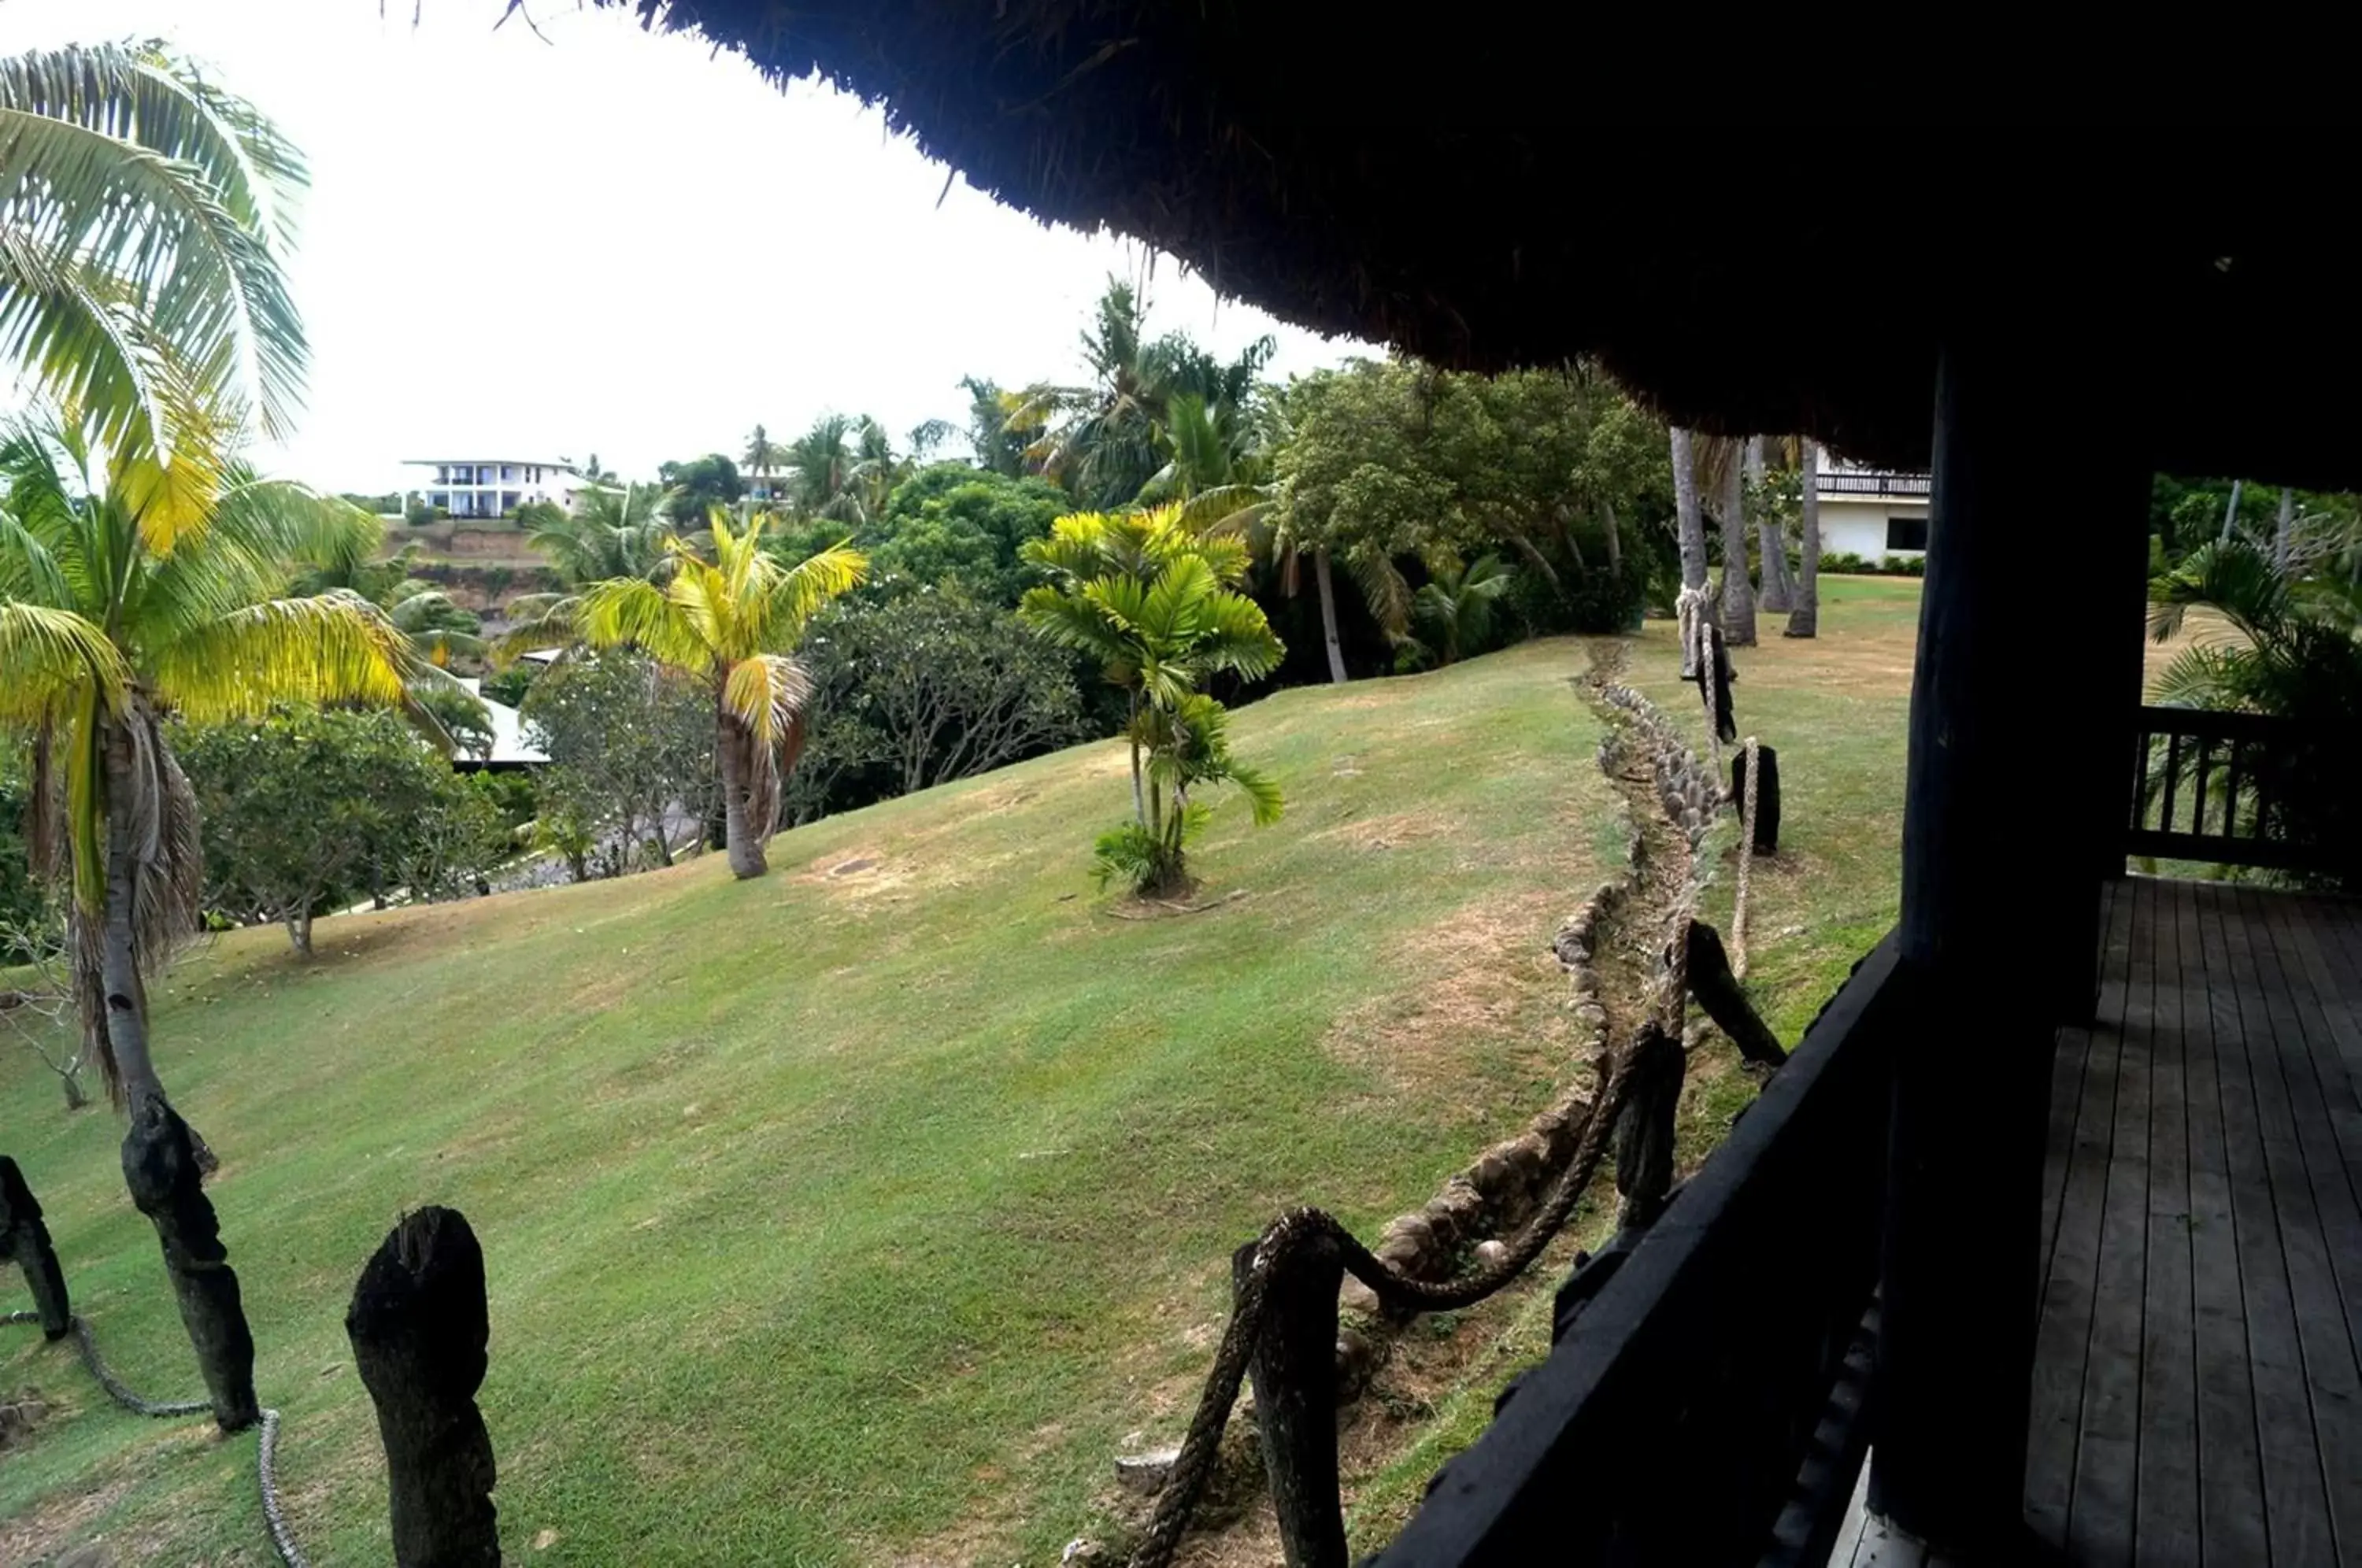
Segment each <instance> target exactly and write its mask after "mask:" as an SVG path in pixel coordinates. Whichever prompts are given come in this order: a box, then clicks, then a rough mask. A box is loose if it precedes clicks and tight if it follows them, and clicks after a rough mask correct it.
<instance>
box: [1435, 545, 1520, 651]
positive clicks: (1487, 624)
mask: <svg viewBox="0 0 2362 1568" xmlns="http://www.w3.org/2000/svg"><path fill="white" fill-rule="evenodd" d="M1515 580H1516V578H1515V577H1514V575H1513V574H1512V573H1511V572H1510V571H1509V569H1508V568H1507V567H1505V566H1503V565H1502V564H1501V558H1500V557H1498V556H1482V557H1479V558H1477V559H1476V560H1475V561H1473V562H1472V563H1470V564H1469V565H1468V566H1467V567H1465V568H1462V569H1452V568H1450V567H1441V568H1438V569H1437V570H1436V573H1435V575H1434V577H1433V578H1432V579H1430V580H1429V581H1428V582H1427V583H1425V584H1424V585H1423V586H1422V587H1421V588H1420V589H1419V591H1418V598H1417V599H1416V600H1415V601H1414V613H1415V614H1417V616H1418V619H1419V620H1421V621H1423V622H1425V623H1426V624H1428V625H1429V626H1432V627H1434V628H1435V638H1436V653H1437V655H1438V656H1439V657H1440V658H1441V659H1442V660H1443V662H1444V663H1446V664H1451V663H1454V662H1456V661H1458V660H1459V659H1461V658H1462V657H1465V656H1466V655H1468V654H1472V653H1475V652H1478V651H1480V650H1482V649H1483V647H1484V646H1485V642H1486V641H1487V640H1488V639H1490V638H1491V636H1492V635H1493V605H1494V603H1495V602H1496V601H1497V600H1498V599H1499V598H1500V597H1501V595H1503V594H1505V593H1507V592H1508V591H1509V587H1510V584H1511V583H1513V582H1514V581H1515Z"/></svg>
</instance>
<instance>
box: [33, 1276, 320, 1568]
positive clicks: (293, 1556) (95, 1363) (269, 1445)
mask: <svg viewBox="0 0 2362 1568" xmlns="http://www.w3.org/2000/svg"><path fill="white" fill-rule="evenodd" d="M40 1320H41V1315H40V1314H39V1313H38V1312H8V1313H0V1323H33V1324H38V1323H39V1322H40ZM73 1337H74V1346H75V1348H76V1349H78V1350H79V1351H81V1353H82V1364H83V1366H84V1367H86V1368H87V1369H88V1370H89V1372H90V1375H92V1376H93V1377H94V1378H96V1379H98V1386H100V1387H101V1388H104V1389H105V1390H106V1397H108V1398H110V1399H112V1400H114V1401H115V1402H116V1404H118V1405H120V1406H122V1407H123V1408H125V1409H127V1410H128V1411H130V1412H131V1413H132V1414H133V1415H135V1416H154V1417H159V1418H169V1417H175V1416H197V1415H207V1414H210V1413H211V1412H212V1410H213V1408H214V1407H213V1401H211V1400H209V1399H149V1398H144V1397H141V1396H139V1395H138V1394H135V1393H133V1392H132V1391H131V1389H130V1387H129V1386H127V1385H126V1384H125V1383H124V1381H123V1380H122V1379H121V1378H119V1377H117V1376H116V1375H115V1373H114V1372H113V1370H112V1369H110V1368H109V1367H108V1366H107V1364H106V1361H105V1357H103V1356H101V1355H100V1354H99V1353H98V1342H97V1341H96V1340H95V1339H93V1338H92V1337H91V1332H90V1324H89V1323H88V1322H86V1321H84V1320H83V1319H82V1318H81V1317H80V1316H76V1317H75V1318H74V1320H73ZM255 1473H256V1475H257V1478H258V1480H259V1485H260V1488H261V1492H262V1518H263V1522H264V1523H265V1524H267V1525H269V1526H270V1544H271V1545H272V1546H273V1547H275V1548H276V1549H277V1550H278V1552H279V1560H280V1562H283V1563H285V1564H286V1565H287V1568H311V1565H310V1564H309V1563H307V1562H305V1561H304V1553H303V1552H302V1551H298V1550H297V1549H296V1546H295V1540H294V1537H292V1535H290V1534H289V1533H288V1531H287V1518H286V1515H285V1514H284V1513H283V1512H282V1511H281V1507H280V1503H279V1412H278V1411H276V1410H273V1409H270V1408H265V1409H264V1410H263V1412H262V1436H261V1442H260V1445H259V1448H258V1449H257V1450H256V1453H255Z"/></svg>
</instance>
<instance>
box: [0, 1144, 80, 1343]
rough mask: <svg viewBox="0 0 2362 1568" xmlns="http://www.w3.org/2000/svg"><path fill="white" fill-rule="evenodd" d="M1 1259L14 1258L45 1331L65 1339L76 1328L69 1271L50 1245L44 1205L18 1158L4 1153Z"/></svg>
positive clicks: (1, 1161)
mask: <svg viewBox="0 0 2362 1568" xmlns="http://www.w3.org/2000/svg"><path fill="white" fill-rule="evenodd" d="M0 1259H13V1260H14V1261H15V1263H16V1264H17V1269H18V1271H19V1272H21V1273H22V1274H23V1275H24V1276H25V1283H26V1284H27V1285H28V1286H30V1287H31V1288H32V1292H33V1308H34V1310H36V1311H38V1312H39V1313H40V1315H41V1332H42V1333H44V1334H46V1335H47V1336H49V1337H50V1339H53V1340H61V1339H64V1338H65V1337H66V1335H67V1334H68V1333H69V1332H70V1331H72V1328H73V1309H72V1307H71V1306H70V1305H69V1304H68V1302H67V1300H66V1276H65V1271H64V1270H63V1269H61V1268H60V1267H59V1266H58V1253H57V1249H56V1248H55V1247H52V1246H50V1228H49V1227H48V1226H47V1225H44V1224H42V1223H41V1206H40V1205H39V1203H37V1202H35V1201H34V1200H33V1191H32V1188H30V1187H27V1186H26V1185H25V1173H24V1172H22V1171H20V1170H18V1169H17V1162H16V1161H14V1160H12V1159H10V1158H9V1157H8V1156H7V1155H6V1154H0Z"/></svg>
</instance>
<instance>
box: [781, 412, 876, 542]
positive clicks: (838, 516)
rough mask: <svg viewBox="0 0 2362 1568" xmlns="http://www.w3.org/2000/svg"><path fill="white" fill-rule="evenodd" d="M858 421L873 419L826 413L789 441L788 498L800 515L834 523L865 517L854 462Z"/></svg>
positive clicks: (855, 461)
mask: <svg viewBox="0 0 2362 1568" xmlns="http://www.w3.org/2000/svg"><path fill="white" fill-rule="evenodd" d="M856 423H860V424H867V423H873V422H870V421H859V422H856V421H855V420H854V419H853V418H852V417H851V416H849V415H846V414H822V415H821V416H820V417H819V418H818V419H815V420H813V421H812V424H811V429H809V430H807V431H805V432H804V433H803V434H802V435H801V436H797V437H796V438H795V440H793V441H791V442H789V444H788V479H789V483H788V502H789V507H790V509H791V510H792V511H793V512H794V513H795V514H796V515H797V516H799V517H822V518H826V519H828V520H829V521H830V522H833V523H857V522H860V521H861V520H862V516H861V512H862V496H861V491H860V489H859V487H858V486H856V485H855V482H854V466H855V464H856V463H858V462H859V461H860V458H858V457H857V456H856V455H855V452H854V450H853V447H852V445H851V437H852V436H853V435H854V433H855V425H856Z"/></svg>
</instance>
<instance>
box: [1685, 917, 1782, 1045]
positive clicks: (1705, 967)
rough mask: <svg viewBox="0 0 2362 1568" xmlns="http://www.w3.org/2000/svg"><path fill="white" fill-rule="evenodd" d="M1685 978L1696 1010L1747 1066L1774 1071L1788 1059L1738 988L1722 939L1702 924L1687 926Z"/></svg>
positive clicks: (1778, 1041)
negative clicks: (1727, 1038)
mask: <svg viewBox="0 0 2362 1568" xmlns="http://www.w3.org/2000/svg"><path fill="white" fill-rule="evenodd" d="M1683 973H1684V975H1685V976H1686V977H1687V978H1688V980H1689V986H1690V995H1692V996H1694V997H1695V998H1697V1000H1698V1006H1700V1007H1702V1008H1704V1009H1705V1015H1706V1016H1707V1017H1708V1018H1710V1019H1712V1020H1714V1023H1715V1027H1716V1028H1717V1029H1719V1030H1721V1031H1722V1032H1724V1033H1725V1034H1727V1035H1729V1036H1730V1038H1731V1042H1732V1043H1734V1044H1736V1045H1737V1046H1738V1054H1739V1055H1742V1056H1744V1057H1746V1058H1747V1059H1748V1060H1749V1061H1750V1062H1755V1063H1760V1065H1762V1066H1767V1067H1776V1066H1780V1065H1781V1064H1783V1063H1784V1062H1785V1061H1787V1059H1788V1053H1787V1052H1786V1051H1785V1050H1783V1048H1782V1047H1781V1044H1780V1037H1779V1036H1778V1035H1776V1034H1774V1033H1772V1032H1771V1026H1770V1025H1769V1024H1766V1023H1765V1022H1764V1021H1763V1020H1762V1018H1761V1016H1760V1015H1759V1014H1758V1013H1757V1012H1756V1010H1755V1008H1754V1006H1753V1004H1751V1003H1750V1002H1749V1001H1748V999H1747V993H1746V991H1744V990H1742V989H1741V988H1739V984H1738V976H1737V975H1735V974H1733V973H1731V969H1730V955H1729V954H1728V953H1727V952H1726V951H1725V950H1724V948H1723V945H1722V936H1721V934H1720V933H1717V932H1716V930H1715V929H1714V927H1712V926H1710V925H1708V924H1706V923H1705V922H1704V921H1696V920H1694V921H1692V922H1690V931H1689V956H1688V959H1687V962H1686V967H1685V968H1684V970H1683Z"/></svg>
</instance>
